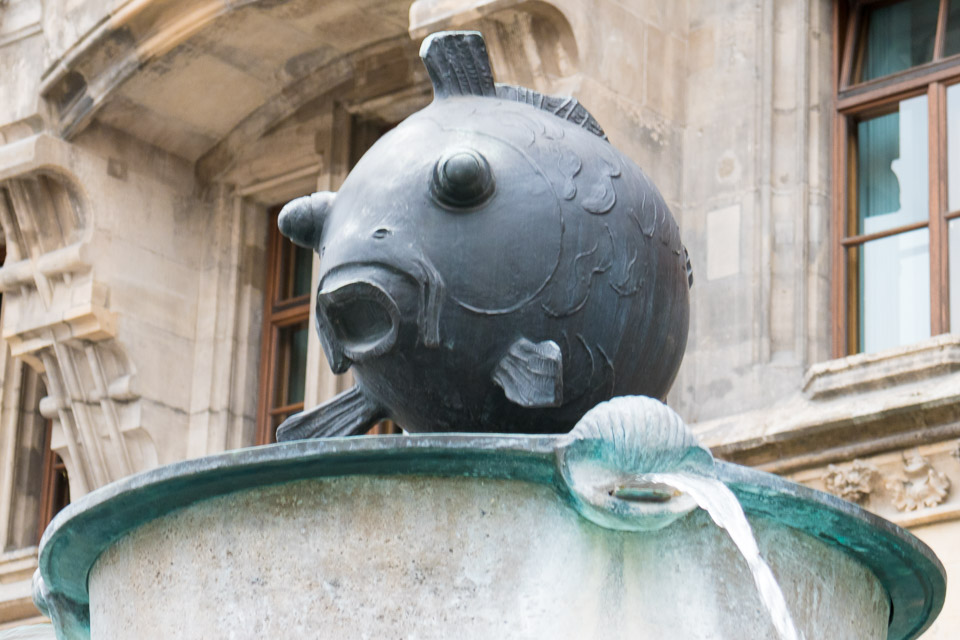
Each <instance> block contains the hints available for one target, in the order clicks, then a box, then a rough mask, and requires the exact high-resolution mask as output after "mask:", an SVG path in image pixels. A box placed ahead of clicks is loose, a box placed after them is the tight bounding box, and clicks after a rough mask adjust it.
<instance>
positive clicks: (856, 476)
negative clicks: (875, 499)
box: [823, 460, 880, 503]
mask: <svg viewBox="0 0 960 640" xmlns="http://www.w3.org/2000/svg"><path fill="white" fill-rule="evenodd" d="M879 477H880V471H879V470H878V469H877V468H876V467H875V466H873V465H872V464H870V463H869V462H864V461H863V460H854V461H853V462H852V463H850V466H849V467H838V466H836V465H832V464H831V465H830V466H829V467H827V473H826V474H825V475H824V476H823V485H824V487H825V488H826V490H827V491H829V492H830V493H832V494H833V495H835V496H839V497H841V498H843V499H844V500H849V501H850V502H856V503H863V502H864V501H865V500H866V499H867V497H868V496H869V495H870V493H871V492H872V491H873V488H874V486H875V483H876V481H877V480H878V479H879Z"/></svg>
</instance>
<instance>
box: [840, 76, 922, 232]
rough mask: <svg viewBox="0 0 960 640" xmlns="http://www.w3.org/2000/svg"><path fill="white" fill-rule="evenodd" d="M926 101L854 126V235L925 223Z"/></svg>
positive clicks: (919, 100) (913, 100)
mask: <svg viewBox="0 0 960 640" xmlns="http://www.w3.org/2000/svg"><path fill="white" fill-rule="evenodd" d="M928 153H929V150H928V149H927V96H925V95H923V96H917V97H916V98H910V99H908V100H903V101H902V102H901V103H900V110H899V111H896V112H894V113H890V114H887V115H885V116H880V117H878V118H872V119H870V120H863V121H861V122H860V123H858V124H857V234H858V235H859V234H865V233H876V232H878V231H883V230H886V229H893V228H895V227H899V226H901V225H905V224H909V223H911V222H919V221H921V220H926V219H927V218H928V217H929V215H930V212H929V202H930V192H929V185H928V183H927V165H928V164H929V156H928Z"/></svg>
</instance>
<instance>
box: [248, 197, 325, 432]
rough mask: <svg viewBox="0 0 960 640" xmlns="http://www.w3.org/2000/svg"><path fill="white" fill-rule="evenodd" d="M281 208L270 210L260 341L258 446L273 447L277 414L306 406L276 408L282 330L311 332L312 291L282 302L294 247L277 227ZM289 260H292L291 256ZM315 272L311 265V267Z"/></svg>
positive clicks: (288, 413) (298, 409)
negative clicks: (287, 264)
mask: <svg viewBox="0 0 960 640" xmlns="http://www.w3.org/2000/svg"><path fill="white" fill-rule="evenodd" d="M280 209H281V207H271V208H270V210H269V211H268V213H267V225H268V232H267V279H266V288H265V291H264V305H263V331H262V335H261V339H260V385H259V394H258V395H259V399H258V402H257V432H256V444H270V443H272V442H276V438H277V436H276V431H275V429H273V428H272V425H273V419H274V417H275V416H277V415H292V414H294V413H297V412H299V411H303V407H304V403H303V402H298V403H293V404H289V405H284V406H279V407H275V406H273V399H274V398H275V397H276V392H277V385H278V383H279V381H280V379H279V377H278V375H277V374H278V370H277V365H278V360H279V359H278V355H279V349H280V332H281V330H283V329H285V328H287V327H290V326H293V325H296V324H300V323H302V322H306V323H307V331H308V332H309V330H310V290H311V289H312V285H310V286H308V287H307V293H305V294H303V295H300V296H296V297H293V298H287V299H280V296H281V292H282V290H283V287H282V285H283V283H282V282H281V279H282V277H283V275H284V265H283V263H282V260H283V258H284V246H283V243H285V242H286V243H288V244H289V245H290V246H289V250H290V251H292V250H293V247H294V246H295V245H294V244H293V243H292V242H290V241H289V240H287V239H286V238H284V237H283V235H282V234H281V233H280V230H279V229H278V228H277V217H278V215H279V214H280ZM288 255H290V259H291V261H292V254H289V251H288ZM311 271H312V266H311Z"/></svg>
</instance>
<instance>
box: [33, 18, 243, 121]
mask: <svg viewBox="0 0 960 640" xmlns="http://www.w3.org/2000/svg"><path fill="white" fill-rule="evenodd" d="M252 2H253V0H242V1H239V2H237V1H229V0H200V1H196V0H175V1H172V2H171V1H168V0H163V1H158V0H147V1H146V2H123V3H117V4H118V5H119V6H117V7H116V8H115V9H113V10H112V11H110V12H109V13H108V14H107V15H106V16H105V17H104V19H103V20H101V21H100V22H99V24H98V25H97V27H96V28H95V29H93V30H91V31H90V32H89V33H87V34H86V35H85V36H84V37H82V38H81V39H80V40H79V41H77V42H76V43H75V44H74V45H73V46H71V47H70V48H69V49H68V50H67V52H66V53H65V54H64V55H63V56H62V57H61V58H60V59H59V60H57V61H56V62H55V63H54V64H53V65H52V66H51V67H50V68H49V69H47V70H46V72H44V77H43V81H42V83H41V85H40V95H42V96H43V97H44V98H47V99H48V100H49V101H50V102H51V104H52V105H53V107H54V109H55V112H56V114H57V128H58V130H59V133H60V134H61V135H63V136H64V137H65V138H67V139H69V138H72V137H73V136H76V135H77V134H78V133H80V132H81V131H82V130H83V129H84V128H85V127H86V126H87V125H88V124H89V123H90V121H91V120H92V119H93V116H94V114H95V113H96V111H97V109H98V108H99V107H100V106H101V105H102V104H103V102H104V100H106V99H107V97H109V96H110V94H111V93H113V92H114V91H115V90H116V89H117V88H118V87H119V86H120V85H122V84H123V83H124V82H126V81H127V80H129V79H130V78H131V77H132V76H134V75H135V74H136V73H137V72H138V71H140V69H141V68H142V67H143V65H144V64H145V63H146V62H147V61H149V60H151V59H154V58H157V57H159V56H161V55H163V54H164V53H166V52H168V51H170V50H171V49H173V48H174V47H176V46H177V45H178V44H180V43H181V42H183V41H184V40H186V39H187V38H189V37H190V36H191V35H193V34H194V33H196V32H197V31H198V30H200V29H202V28H204V27H206V26H207V25H208V24H210V23H211V22H213V21H214V20H216V19H217V18H218V17H220V16H221V15H223V14H225V13H228V12H230V11H235V10H236V9H237V8H239V7H242V6H244V5H247V4H251V3H252ZM147 5H149V7H147Z"/></svg>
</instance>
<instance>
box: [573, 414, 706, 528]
mask: <svg viewBox="0 0 960 640" xmlns="http://www.w3.org/2000/svg"><path fill="white" fill-rule="evenodd" d="M557 456H558V463H559V467H560V472H561V475H562V476H563V478H564V480H565V481H566V484H567V486H568V488H569V489H570V497H571V499H572V501H573V503H574V506H575V507H576V508H577V510H578V511H579V512H580V514H581V515H583V516H584V517H585V518H587V519H588V520H590V521H592V522H594V523H595V524H599V525H601V526H603V527H606V528H610V529H620V530H626V531H649V530H656V529H660V528H663V527H665V526H667V525H668V524H670V523H672V522H673V521H675V520H676V519H677V518H680V517H681V516H683V515H685V514H687V513H689V512H690V511H692V510H693V509H695V508H696V506H697V503H696V501H695V500H693V498H691V497H690V496H688V495H686V494H684V493H682V492H680V491H679V490H677V489H675V488H673V487H671V486H670V485H669V484H666V483H664V481H663V478H664V477H668V476H669V475H670V474H688V475H697V476H707V477H714V476H715V475H716V474H715V470H714V463H713V456H712V455H711V454H710V451H709V450H708V449H707V448H706V447H704V446H703V445H701V444H700V443H699V442H698V441H697V439H696V437H694V435H693V433H692V432H691V431H690V429H689V427H687V425H686V424H684V422H683V420H682V419H681V418H680V416H678V415H677V414H676V413H675V412H674V411H673V410H672V409H670V408H669V407H667V406H666V405H665V404H663V403H662V402H659V401H657V400H654V399H652V398H646V397H642V396H624V397H619V398H613V399H612V400H609V401H607V402H603V403H601V404H599V405H597V406H596V407H594V408H593V409H591V410H590V411H589V412H587V414H586V415H585V416H583V418H581V420H580V421H579V422H578V423H577V425H576V426H575V427H574V429H573V431H571V432H570V433H569V434H568V435H567V436H566V438H565V439H564V440H563V441H562V442H561V444H560V446H559V447H558V449H557Z"/></svg>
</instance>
